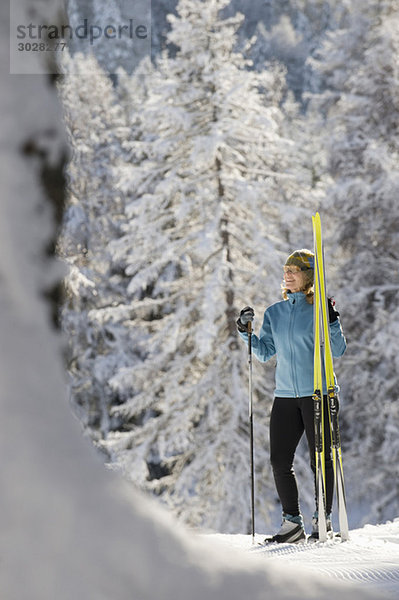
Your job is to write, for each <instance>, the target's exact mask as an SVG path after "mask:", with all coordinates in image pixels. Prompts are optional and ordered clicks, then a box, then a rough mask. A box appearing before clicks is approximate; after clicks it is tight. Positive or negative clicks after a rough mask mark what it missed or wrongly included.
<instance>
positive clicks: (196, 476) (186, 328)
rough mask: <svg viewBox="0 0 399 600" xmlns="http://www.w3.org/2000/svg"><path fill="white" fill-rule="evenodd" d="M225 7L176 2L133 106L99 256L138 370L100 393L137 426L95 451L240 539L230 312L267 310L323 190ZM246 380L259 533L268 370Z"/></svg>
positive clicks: (189, 514) (242, 395)
mask: <svg viewBox="0 0 399 600" xmlns="http://www.w3.org/2000/svg"><path fill="white" fill-rule="evenodd" d="M227 4H228V0H212V1H207V2H200V1H198V0H181V1H180V2H179V3H178V7H177V12H178V15H177V16H171V17H170V21H171V25H172V29H171V32H170V34H169V36H168V41H169V43H172V44H173V45H174V46H175V47H177V49H178V50H177V53H176V55H175V56H174V57H173V58H170V57H168V55H167V54H166V53H165V54H163V56H162V57H161V58H160V59H159V60H158V61H157V68H156V70H155V72H154V73H153V74H152V75H151V79H150V83H149V84H148V88H149V90H150V93H149V97H148V100H147V101H146V102H145V103H144V104H143V106H142V108H141V113H140V120H141V127H142V131H143V135H142V137H141V138H140V141H139V142H137V144H136V146H137V147H138V146H140V147H141V152H142V157H143V160H142V161H141V162H140V164H139V165H129V168H124V169H123V171H120V173H121V180H120V182H119V184H118V185H119V186H120V187H121V188H122V189H128V188H129V187H130V189H132V190H134V191H135V199H134V200H133V201H132V202H131V204H130V205H129V206H128V207H127V215H128V219H129V222H128V224H127V225H126V227H125V232H124V235H123V236H122V237H121V238H120V239H118V240H115V241H113V242H112V243H111V244H110V248H109V249H110V252H111V253H112V256H113V261H114V264H116V265H117V266H118V268H121V267H124V268H125V271H126V275H128V276H129V278H130V282H129V285H128V287H127V293H128V296H129V299H130V307H131V310H132V314H133V318H132V320H131V323H130V328H131V329H132V330H134V331H135V335H136V339H139V338H140V337H141V341H140V343H139V344H138V346H137V348H136V350H137V351H138V352H139V353H140V354H141V355H142V356H143V361H142V364H141V365H139V366H137V365H134V366H132V367H131V368H126V367H123V366H122V368H121V369H120V370H119V372H118V373H117V374H116V375H115V376H114V377H113V378H112V380H111V382H110V384H111V385H112V386H113V387H114V389H115V391H116V393H117V394H118V396H119V397H125V398H127V400H126V402H125V403H124V404H123V405H121V406H119V407H117V412H118V414H119V415H125V416H126V418H127V419H130V423H132V422H133V423H135V424H136V425H135V426H132V425H131V430H130V432H128V433H126V432H125V433H122V432H119V433H113V434H111V435H109V436H108V438H107V440H105V442H104V445H105V446H106V447H107V449H108V451H109V452H110V453H111V456H112V461H113V462H114V463H115V464H117V465H119V466H121V467H122V468H123V470H124V472H125V473H126V474H127V475H128V476H129V477H130V478H131V479H133V480H134V481H136V482H138V483H139V484H140V485H141V486H142V487H143V488H145V489H147V490H151V491H152V492H154V493H156V494H158V495H159V496H160V497H161V498H162V500H163V501H164V502H165V503H166V504H168V505H169V506H170V507H171V508H172V509H173V510H174V511H175V512H176V513H177V514H178V515H179V516H180V517H181V518H182V519H183V520H184V521H185V522H187V523H189V524H190V525H193V526H206V527H211V528H214V529H217V530H218V531H225V532H232V531H245V530H246V529H247V527H248V526H249V510H248V504H249V495H248V494H249V492H248V485H249V467H248V460H249V459H248V427H247V363H246V349H245V347H244V346H243V344H242V343H241V342H239V341H238V340H237V334H236V329H235V320H236V318H237V312H238V310H239V308H241V307H242V306H243V305H245V304H246V303H252V304H254V305H255V307H256V309H257V315H258V320H257V326H260V323H261V320H262V316H263V310H264V308H265V306H266V305H267V304H269V303H271V302H273V301H276V300H278V299H279V284H280V281H281V264H282V260H283V259H285V257H286V254H287V253H288V252H289V251H290V250H291V249H292V247H293V246H297V245H298V244H300V245H304V244H306V243H308V244H310V243H311V239H310V234H311V233H310V226H309V222H308V216H309V214H310V211H311V210H312V209H313V207H314V203H315V202H316V199H317V198H318V194H319V189H318V188H317V187H316V188H315V189H312V188H311V185H312V178H311V172H310V169H308V168H306V167H304V164H305V163H306V157H304V155H305V154H306V152H305V145H304V143H303V139H301V141H300V143H298V144H296V143H295V142H294V140H293V139H292V138H289V137H288V136H287V135H284V133H283V132H285V131H287V126H286V125H285V124H284V118H285V116H284V113H283V110H282V108H281V101H282V94H283V89H284V78H283V74H282V72H281V70H280V69H278V68H277V67H273V68H272V67H270V68H269V69H268V70H266V71H264V72H263V73H256V72H254V71H252V70H250V68H249V67H250V65H249V64H248V63H247V62H246V61H245V60H244V58H243V56H242V55H241V54H240V53H238V52H235V51H234V44H235V39H236V32H237V29H238V27H239V26H240V25H241V23H242V17H241V16H239V15H237V16H235V17H233V18H229V19H224V20H223V19H221V18H220V15H219V13H220V11H221V10H222V9H223V8H224V7H225V6H226V5H227ZM292 108H293V105H292V102H291V104H290V110H291V112H292V113H293V112H294V111H293V110H292ZM294 130H295V131H299V128H294V126H293V127H292V131H294ZM312 203H313V204H312ZM305 208H307V209H308V212H306V210H305ZM305 232H306V233H305ZM255 371H256V378H255V392H256V398H257V400H258V401H257V402H256V414H255V419H256V421H257V426H256V431H257V441H256V446H257V449H258V450H257V469H258V475H259V477H258V479H257V484H258V490H257V496H258V515H259V516H260V517H261V520H262V522H263V523H265V521H267V520H268V519H269V515H270V511H271V510H273V509H274V505H273V502H274V501H273V496H274V491H273V492H272V489H274V486H273V485H272V484H271V476H270V470H269V461H268V457H267V446H268V442H267V438H268V435H267V421H268V413H269V405H270V401H271V397H272V391H273V387H274V386H273V369H271V368H270V367H269V368H265V367H261V366H259V368H256V369H255Z"/></svg>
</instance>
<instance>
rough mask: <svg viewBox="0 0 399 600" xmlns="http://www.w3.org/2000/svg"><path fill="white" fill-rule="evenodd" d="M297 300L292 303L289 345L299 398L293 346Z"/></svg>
mask: <svg viewBox="0 0 399 600" xmlns="http://www.w3.org/2000/svg"><path fill="white" fill-rule="evenodd" d="M295 308H296V307H295V300H294V302H293V303H292V309H291V314H290V326H289V330H288V331H289V334H288V335H289V344H290V355H291V379H292V387H293V390H294V394H295V396H296V397H297V398H298V397H299V394H298V386H297V385H296V383H297V382H296V369H295V360H294V358H295V357H294V347H293V344H292V332H293V329H294V321H295V316H294V315H295V313H294V311H295Z"/></svg>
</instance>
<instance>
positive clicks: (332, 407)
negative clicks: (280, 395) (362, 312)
mask: <svg viewBox="0 0 399 600" xmlns="http://www.w3.org/2000/svg"><path fill="white" fill-rule="evenodd" d="M312 222H313V235H314V242H315V309H314V311H315V312H314V314H315V325H314V328H315V394H316V390H318V389H320V390H321V395H322V390H323V386H322V383H321V384H320V381H319V380H318V381H317V384H318V385H320V388H319V387H316V372H317V373H318V375H317V376H318V377H319V373H320V377H321V379H322V365H323V364H324V373H325V384H326V390H327V400H328V402H327V406H328V415H329V423H330V431H331V451H332V459H333V466H334V477H335V490H336V495H337V506H338V518H339V526H340V532H341V539H342V540H343V541H345V540H347V539H348V538H349V528H348V517H347V511H346V498H345V485H344V473H343V466H342V451H341V439H340V432H339V423H338V396H337V390H336V386H335V378H334V366H333V358H332V352H331V342H330V323H329V318H328V306H327V291H326V277H325V269H324V256H323V241H322V230H321V220H320V215H319V213H316V215H315V216H314V217H312ZM317 331H318V335H317ZM316 336H317V337H316ZM316 346H318V348H319V350H316ZM316 363H317V365H316ZM321 407H322V411H323V402H321ZM322 411H321V412H322ZM321 419H322V423H323V412H322V414H321ZM316 420H317V418H316V411H315V427H316ZM321 433H322V437H323V440H322V444H321V446H322V462H324V456H325V454H324V452H325V449H324V429H323V427H321ZM316 464H317V450H316ZM323 467H324V465H323ZM323 485H324V487H323V489H324V490H325V472H324V471H323ZM319 506H320V505H319ZM320 526H321V527H322V531H321V532H320V531H319V539H321V537H320V533H321V534H322V535H323V534H324V530H323V523H321V524H320V508H319V528H320Z"/></svg>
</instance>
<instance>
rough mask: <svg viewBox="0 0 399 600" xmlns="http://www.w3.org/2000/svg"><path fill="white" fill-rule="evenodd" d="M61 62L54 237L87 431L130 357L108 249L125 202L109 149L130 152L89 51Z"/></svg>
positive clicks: (75, 385) (101, 423) (100, 420)
mask: <svg viewBox="0 0 399 600" xmlns="http://www.w3.org/2000/svg"><path fill="white" fill-rule="evenodd" d="M63 69H64V76H63V78H62V82H61V84H60V88H59V89H60V95H61V98H62V102H63V107H64V118H65V124H66V127H67V131H68V135H69V139H70V144H71V148H72V153H71V159H70V161H69V164H68V168H67V177H68V205H67V209H66V211H65V217H64V223H63V227H62V231H61V235H60V238H59V243H58V252H59V254H60V256H62V257H63V258H64V259H65V260H66V262H67V264H68V266H69V272H68V275H67V277H66V279H65V293H66V299H65V305H64V308H63V311H62V326H63V329H64V330H65V331H66V333H67V335H68V338H69V353H68V367H69V372H70V374H71V388H72V399H73V405H74V407H75V409H76V410H77V412H78V414H79V417H80V419H81V420H82V423H83V425H84V426H85V427H89V429H90V432H91V435H92V436H93V437H98V436H100V437H101V436H102V435H104V433H105V432H107V431H108V429H109V427H110V423H109V404H110V403H111V402H112V403H115V402H116V401H117V399H116V398H115V397H113V395H112V394H111V393H110V391H109V390H108V389H107V382H108V380H109V378H110V377H111V376H112V374H113V373H114V370H115V366H116V364H117V365H118V367H120V366H121V365H122V364H131V363H132V361H133V358H134V352H130V350H131V346H130V343H129V341H126V339H124V337H125V336H126V330H125V328H123V327H122V325H121V322H123V319H124V318H126V316H129V314H127V313H126V311H127V309H126V308H121V309H120V314H119V315H118V323H116V321H115V315H116V313H117V312H118V310H119V309H118V306H119V304H120V303H121V301H122V298H123V297H124V296H123V294H124V289H123V288H122V287H120V280H121V277H120V274H119V273H115V272H113V271H111V268H110V257H109V254H108V252H107V245H108V243H109V239H111V238H113V237H114V236H115V235H117V234H118V231H119V227H120V222H121V220H124V216H123V214H124V204H125V196H124V194H123V193H122V192H121V191H120V190H116V189H115V179H114V176H113V172H112V165H113V163H114V161H115V159H116V156H120V155H121V154H125V155H127V156H128V155H129V152H130V151H131V149H130V145H129V137H130V135H131V132H130V129H129V128H127V127H126V117H125V115H124V113H123V110H122V109H121V107H120V106H119V104H118V102H117V97H116V94H115V90H114V89H113V86H112V83H111V81H110V79H109V78H108V77H107V75H106V74H105V73H104V71H103V70H102V69H101V67H100V66H99V65H98V62H97V61H96V59H95V58H94V57H93V56H84V55H83V54H76V55H75V56H74V58H71V57H69V56H68V55H67V54H65V56H64V62H63ZM109 306H113V307H114V308H113V312H112V315H109V314H108V312H107V309H108V307H109ZM107 392H108V393H107ZM111 397H112V398H111ZM100 432H102V434H101V433H100Z"/></svg>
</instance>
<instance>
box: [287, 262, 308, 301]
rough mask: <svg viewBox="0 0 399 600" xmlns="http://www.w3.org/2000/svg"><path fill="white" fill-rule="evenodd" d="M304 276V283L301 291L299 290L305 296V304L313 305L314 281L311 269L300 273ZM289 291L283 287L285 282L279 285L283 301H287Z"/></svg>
mask: <svg viewBox="0 0 399 600" xmlns="http://www.w3.org/2000/svg"><path fill="white" fill-rule="evenodd" d="M301 273H303V274H304V283H303V286H302V289H301V290H300V291H301V292H303V293H304V294H305V297H306V302H308V303H309V304H313V298H314V281H313V269H306V270H304V271H301ZM289 291H290V290H289V289H288V288H287V286H286V285H285V281H283V282H282V284H281V293H282V294H283V298H284V300H288V292H289Z"/></svg>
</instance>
